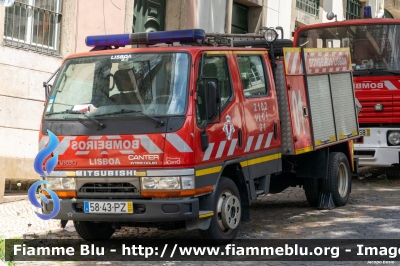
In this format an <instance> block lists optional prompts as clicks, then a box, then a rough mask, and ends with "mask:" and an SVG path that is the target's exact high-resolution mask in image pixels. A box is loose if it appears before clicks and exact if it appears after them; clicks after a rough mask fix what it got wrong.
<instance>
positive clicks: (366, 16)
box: [364, 6, 372, 18]
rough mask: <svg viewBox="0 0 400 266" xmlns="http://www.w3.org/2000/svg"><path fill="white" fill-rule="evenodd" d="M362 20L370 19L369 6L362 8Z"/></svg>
mask: <svg viewBox="0 0 400 266" xmlns="http://www.w3.org/2000/svg"><path fill="white" fill-rule="evenodd" d="M364 18H372V11H371V6H364Z"/></svg>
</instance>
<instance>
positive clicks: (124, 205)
mask: <svg viewBox="0 0 400 266" xmlns="http://www.w3.org/2000/svg"><path fill="white" fill-rule="evenodd" d="M83 209H84V211H85V213H133V204H132V202H105V201H85V202H84V208H83Z"/></svg>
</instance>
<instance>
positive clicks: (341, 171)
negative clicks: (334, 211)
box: [324, 152, 352, 206]
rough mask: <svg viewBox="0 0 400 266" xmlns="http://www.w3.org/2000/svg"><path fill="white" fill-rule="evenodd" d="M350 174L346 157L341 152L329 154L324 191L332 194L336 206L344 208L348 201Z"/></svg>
mask: <svg viewBox="0 0 400 266" xmlns="http://www.w3.org/2000/svg"><path fill="white" fill-rule="evenodd" d="M351 177H352V173H351V170H350V165H349V162H348V160H347V157H346V155H344V154H343V153H342V152H332V153H331V154H329V168H328V179H327V180H325V182H324V189H325V191H327V192H331V193H332V198H333V202H334V203H335V205H336V206H344V205H346V203H347V202H348V200H349V196H350V187H351Z"/></svg>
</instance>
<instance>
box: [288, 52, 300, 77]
mask: <svg viewBox="0 0 400 266" xmlns="http://www.w3.org/2000/svg"><path fill="white" fill-rule="evenodd" d="M293 57H294V58H293V63H292V71H290V74H296V68H297V61H298V60H299V53H294V55H293Z"/></svg>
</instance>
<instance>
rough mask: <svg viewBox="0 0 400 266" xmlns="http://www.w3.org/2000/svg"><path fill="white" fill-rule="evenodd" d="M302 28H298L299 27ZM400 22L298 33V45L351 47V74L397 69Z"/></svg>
mask: <svg viewBox="0 0 400 266" xmlns="http://www.w3.org/2000/svg"><path fill="white" fill-rule="evenodd" d="M300 30H301V29H300ZM399 43H400V25H354V26H344V27H331V28H317V29H310V30H303V31H300V32H299V35H298V39H297V44H296V46H297V47H304V48H326V47H328V48H329V47H350V52H351V60H352V65H353V70H354V74H355V75H356V74H357V72H362V71H366V70H368V72H369V73H373V72H374V71H375V72H377V73H378V72H379V75H381V74H382V71H386V72H387V73H388V74H389V75H390V72H391V71H392V74H393V73H399V72H400V71H399V70H400V58H399V56H400V46H399V45H398V44H399Z"/></svg>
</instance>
